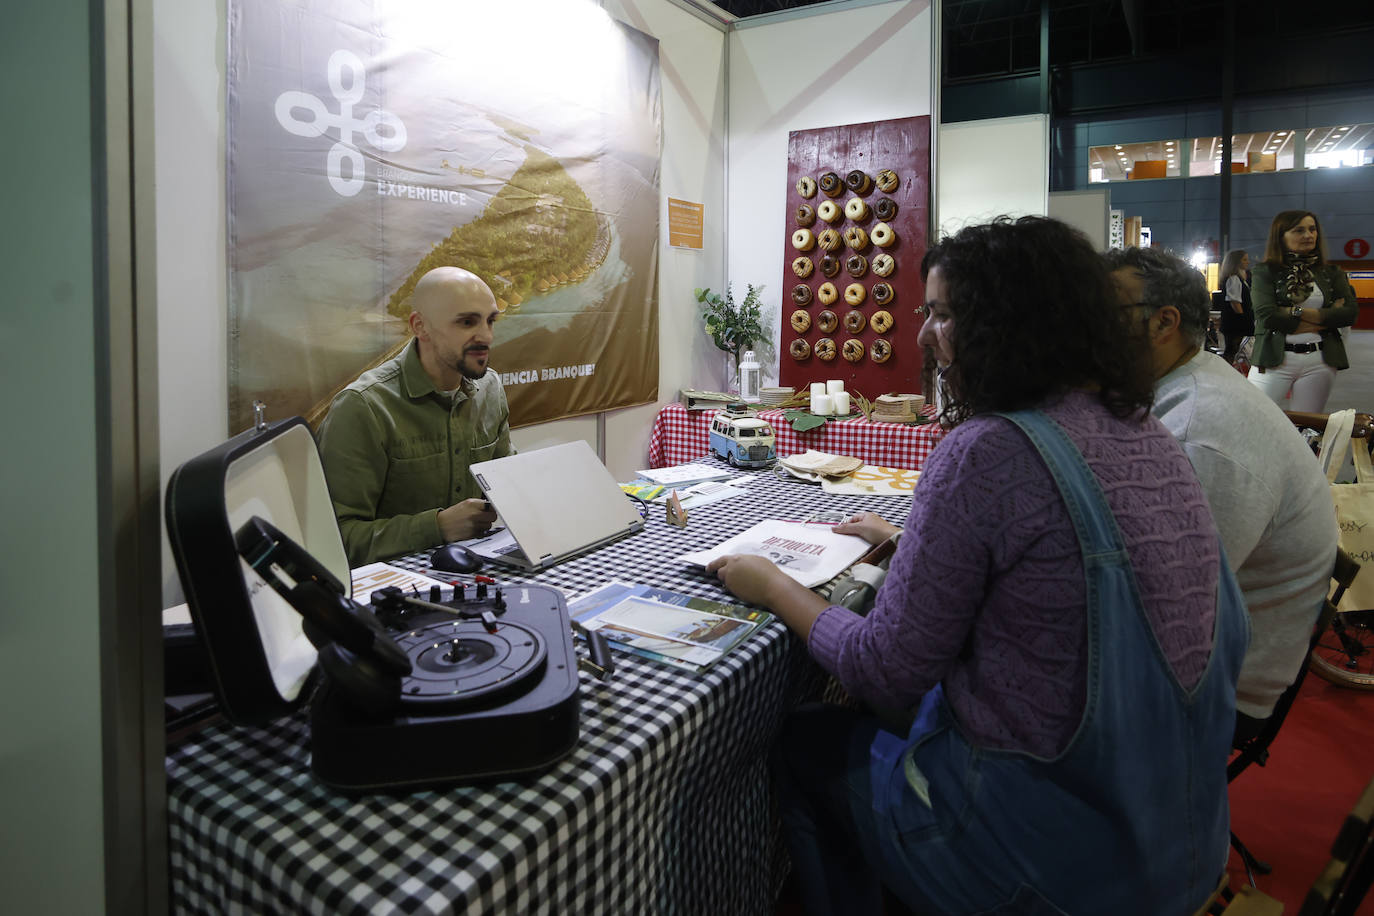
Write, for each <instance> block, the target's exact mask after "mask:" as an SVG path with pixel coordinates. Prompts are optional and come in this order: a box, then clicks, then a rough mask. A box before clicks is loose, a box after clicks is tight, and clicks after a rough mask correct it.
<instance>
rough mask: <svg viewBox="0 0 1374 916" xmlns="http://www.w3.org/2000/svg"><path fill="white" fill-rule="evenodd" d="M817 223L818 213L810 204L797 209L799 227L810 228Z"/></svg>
mask: <svg viewBox="0 0 1374 916" xmlns="http://www.w3.org/2000/svg"><path fill="white" fill-rule="evenodd" d="M815 221H816V211H815V210H814V209H812V207H811V205H810V204H802V205H801V206H800V207H798V208H797V225H798V226H809V225H811V224H812V223H814V222H815Z"/></svg>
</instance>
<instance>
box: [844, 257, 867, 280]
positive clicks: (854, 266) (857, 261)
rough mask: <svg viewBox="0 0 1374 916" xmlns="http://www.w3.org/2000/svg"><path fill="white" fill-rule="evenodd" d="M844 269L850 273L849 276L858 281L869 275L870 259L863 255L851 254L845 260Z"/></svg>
mask: <svg viewBox="0 0 1374 916" xmlns="http://www.w3.org/2000/svg"><path fill="white" fill-rule="evenodd" d="M844 269H845V270H847V271H849V275H850V276H851V277H853V278H854V279H855V280H857V279H859V278H860V277H862V276H863V275H864V274H866V273H868V258H866V257H864V256H863V255H861V254H851V255H850V256H849V257H848V258H846V259H845V262H844Z"/></svg>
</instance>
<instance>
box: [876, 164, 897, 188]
mask: <svg viewBox="0 0 1374 916" xmlns="http://www.w3.org/2000/svg"><path fill="white" fill-rule="evenodd" d="M900 183H901V182H900V181H899V180H898V178H897V173H896V172H894V171H892V169H883V170H882V171H881V172H879V173H878V179H877V184H878V190H879V191H882V192H883V193H884V194H889V193H891V192H893V191H895V190H897V185H898V184H900Z"/></svg>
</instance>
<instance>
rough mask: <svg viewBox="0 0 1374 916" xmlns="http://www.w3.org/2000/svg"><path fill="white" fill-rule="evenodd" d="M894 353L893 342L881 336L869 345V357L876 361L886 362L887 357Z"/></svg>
mask: <svg viewBox="0 0 1374 916" xmlns="http://www.w3.org/2000/svg"><path fill="white" fill-rule="evenodd" d="M891 355H892V344H890V343H888V342H887V340H886V339H885V338H882V337H879V338H878V339H877V340H875V341H873V343H871V344H869V345H868V358H869V359H871V360H873V361H874V362H875V363H885V362H887V358H888V357H889V356H891Z"/></svg>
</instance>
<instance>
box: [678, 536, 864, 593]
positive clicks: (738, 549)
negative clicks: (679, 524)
mask: <svg viewBox="0 0 1374 916" xmlns="http://www.w3.org/2000/svg"><path fill="white" fill-rule="evenodd" d="M832 527H833V526H831V525H826V524H821V523H815V522H784V521H777V520H769V521H762V522H759V523H758V524H757V525H755V526H754V527H752V528H750V529H749V530H748V531H745V532H743V533H741V534H737V535H735V536H734V537H732V538H730V539H729V540H728V541H723V542H722V543H720V544H717V545H716V546H715V547H712V548H710V549H708V550H698V551H695V552H693V553H688V554H684V555H683V556H681V557H679V558H678V559H680V560H682V561H683V562H684V563H691V564H693V565H695V566H705V565H707V564H708V563H710V562H711V561H712V560H714V559H716V558H717V557H724V556H730V555H731V554H748V555H751V556H758V557H764V558H765V559H768V560H771V561H772V562H773V563H774V564H776V565H777V567H778V568H779V569H781V570H782V571H783V572H784V573H785V574H787V575H788V576H790V577H791V578H793V579H795V580H797V581H798V582H800V583H801V584H802V585H804V586H806V587H807V588H815V587H817V586H818V585H824V584H825V583H826V582H829V581H830V580H831V579H833V578H835V577H836V576H838V575H839V574H840V573H842V572H844V571H845V570H846V569H848V568H849V567H850V566H851V565H852V564H853V563H854V562H855V561H856V560H858V559H859V558H860V557H862V556H863V555H864V554H865V553H867V552H868V550H869V545H868V542H867V541H865V540H864V539H863V538H860V537H856V536H854V535H852V534H836V533H835V532H834V531H833V530H831V528H832Z"/></svg>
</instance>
